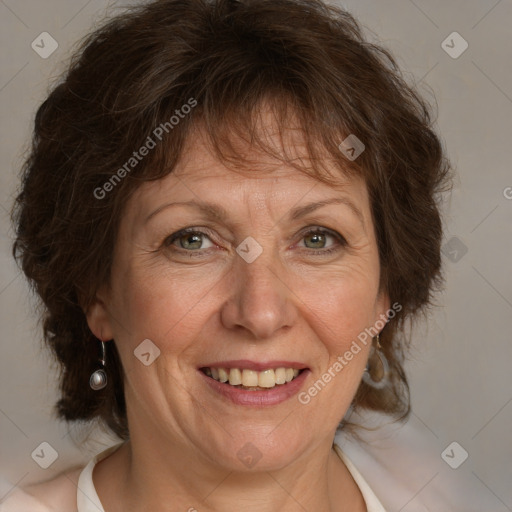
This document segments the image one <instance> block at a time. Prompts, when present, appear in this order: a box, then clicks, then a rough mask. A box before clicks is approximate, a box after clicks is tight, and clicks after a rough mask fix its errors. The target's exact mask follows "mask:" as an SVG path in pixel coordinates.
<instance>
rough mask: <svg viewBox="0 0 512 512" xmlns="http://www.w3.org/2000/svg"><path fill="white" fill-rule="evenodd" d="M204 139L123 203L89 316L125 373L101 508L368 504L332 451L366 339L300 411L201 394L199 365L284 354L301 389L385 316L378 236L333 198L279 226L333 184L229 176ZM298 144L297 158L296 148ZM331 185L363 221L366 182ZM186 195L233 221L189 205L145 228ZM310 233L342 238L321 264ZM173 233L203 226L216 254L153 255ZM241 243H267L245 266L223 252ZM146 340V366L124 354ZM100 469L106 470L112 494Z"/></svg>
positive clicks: (286, 171) (283, 175) (278, 172)
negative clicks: (246, 459) (109, 269)
mask: <svg viewBox="0 0 512 512" xmlns="http://www.w3.org/2000/svg"><path fill="white" fill-rule="evenodd" d="M202 140H203V139H201V143H200V141H198V140H196V139H193V140H191V141H190V143H191V144H192V146H191V147H190V148H189V149H188V153H187V154H188V159H187V160H186V162H185V161H184V162H182V165H181V166H179V167H178V168H177V170H176V171H177V175H174V174H170V175H168V176H166V177H165V178H164V179H162V180H159V181H155V182H148V183H144V184H143V185H141V186H140V187H139V189H138V190H137V191H136V194H134V196H133V197H132V199H131V200H130V202H129V203H128V205H127V208H126V211H125V214H124V217H123V219H122V222H121V226H120V231H119V236H118V241H117V244H116V248H115V252H114V265H113V274H112V283H111V285H112V286H111V292H110V293H107V292H106V291H104V292H103V293H102V294H100V296H99V298H100V299H101V301H99V302H97V303H96V304H95V305H94V306H93V308H92V309H91V311H90V312H89V315H88V322H89V326H90V328H91V330H93V332H99V329H100V328H101V329H103V331H104V335H105V336H106V337H107V336H111V338H113V339H115V340H116V345H117V346H118V350H119V353H120V357H121V360H122V362H123V367H124V368H125V370H126V371H125V379H126V383H125V390H126V402H127V412H128V419H129V425H130V435H131V440H130V441H129V442H127V443H126V444H125V445H124V446H123V447H122V448H121V449H120V450H118V452H116V453H115V454H113V455H111V456H110V457H108V458H107V459H105V460H103V461H101V462H100V463H99V464H98V465H97V467H96V469H95V472H94V475H93V479H94V483H95V485H96V486H97V490H98V494H99V496H100V499H101V500H102V501H103V502H104V504H105V506H106V510H108V512H115V511H116V510H131V509H130V508H123V507H129V503H130V504H132V505H131V506H132V507H133V510H136V509H137V507H147V508H148V509H154V510H158V504H159V503H163V502H165V501H166V500H167V501H168V499H169V497H170V495H169V492H171V493H172V496H173V499H174V500H175V502H176V505H177V504H178V503H179V504H180V506H183V507H184V510H187V508H185V507H190V506H192V505H194V504H195V506H196V508H197V509H198V510H230V508H229V507H230V506H232V507H233V506H235V505H234V504H235V503H240V500H241V499H242V497H243V500H244V503H245V504H246V508H247V510H248V511H252V510H259V511H261V510H268V511H273V510H280V511H288V510H290V511H291V510H296V509H297V506H298V505H297V502H299V503H301V504H304V505H306V504H307V509H311V510H313V509H318V510H332V511H341V510H351V511H357V510H364V508H362V507H364V505H362V501H361V500H362V497H361V495H360V492H359V490H358V488H357V486H356V484H355V482H354V481H353V480H352V478H351V476H350V474H349V473H348V470H347V469H346V468H345V466H344V464H343V463H342V462H341V461H340V460H339V458H338V457H337V456H336V455H335V454H334V452H333V451H332V449H331V447H332V439H333V437H334V434H335V430H336V427H337V425H338V423H339V421H340V419H341V418H342V417H343V415H344V414H345V412H346V410H347V409H348V407H349V405H350V402H351V400H352V397H353V395H354V394H355V391H356V390H357V386H358V384H359V382H360V379H361V375H362V372H363V369H364V367H365V365H366V358H367V355H368V354H367V353H368V350H369V346H368V347H365V348H364V349H363V350H362V351H361V353H360V355H359V357H354V359H353V360H352V361H351V362H350V364H349V365H348V366H347V367H346V368H344V369H343V372H341V373H340V375H339V376H337V377H336V378H335V379H333V380H332V381H331V383H330V384H329V385H328V386H326V388H325V389H323V390H322V391H321V392H320V393H319V394H318V395H317V396H315V397H314V399H313V400H311V402H310V404H308V406H303V405H301V404H299V403H298V401H297V400H296V397H292V399H290V400H287V401H285V402H283V403H282V404H279V405H277V406H271V407H266V408H263V409H254V408H251V409H249V408H244V407H243V406H235V405H234V404H232V403H231V402H227V401H224V400H221V399H220V398H219V397H218V396H217V395H216V394H215V393H213V392H212V391H211V390H210V389H209V388H207V387H206V385H205V383H204V382H203V381H202V378H200V377H198V374H197V369H196V368H197V367H198V366H200V365H201V363H202V362H203V363H204V362H205V361H206V360H209V361H211V360H220V359H238V358H248V359H254V360H262V359H294V360H299V361H303V362H306V364H307V365H308V366H309V367H310V369H311V371H312V374H311V375H310V376H309V377H308V379H309V382H308V383H306V384H305V387H304V389H307V387H308V386H310V385H311V384H312V383H313V382H314V381H315V380H317V379H318V377H319V376H320V375H321V374H322V373H324V372H325V370H326V369H327V368H328V367H330V366H331V365H332V364H333V363H334V361H335V360H336V358H337V356H338V355H340V354H342V353H344V352H345V350H346V349H347V348H348V347H349V345H350V343H351V342H352V340H353V339H355V337H356V336H357V334H358V333H359V332H361V331H362V330H363V329H364V328H365V327H368V326H370V325H372V324H373V323H374V322H375V320H376V319H378V318H379V315H380V314H382V313H384V312H385V311H386V310H387V309H388V308H389V300H388V298H387V297H386V296H384V295H379V294H378V282H379V260H378V252H377V247H376V240H375V234H374V230H373V229H371V230H370V232H369V233H370V235H371V236H370V237H368V236H367V235H366V233H365V232H364V230H363V229H362V224H361V223H360V222H359V221H358V219H357V218H356V217H355V216H354V214H353V213H352V212H351V210H350V209H349V208H348V207H347V206H345V205H340V204H332V205H329V206H326V207H324V208H323V209H322V210H318V211H316V212H314V213H311V214H309V215H308V216H305V217H304V218H302V219H298V220H296V221H291V222H289V221H288V219H287V215H286V213H287V212H289V211H290V210H291V208H293V207H295V206H297V204H307V203H309V202H311V201H318V200H322V199H325V198H328V197H332V196H333V190H335V189H333V187H331V186H328V185H326V184H322V183H318V182H317V181H315V180H314V179H313V178H311V177H309V176H305V175H303V174H300V173H298V172H297V171H296V170H295V169H290V168H287V167H286V166H284V165H283V164H281V165H280V166H277V167H275V168H274V169H273V171H272V173H273V174H272V176H267V177H264V178H262V177H261V174H260V175H254V174H253V175H252V176H250V177H248V176H242V175H239V174H237V173H232V172H231V171H230V170H229V169H227V168H226V167H224V165H222V164H221V163H220V162H218V161H217V160H216V159H215V157H214V156H213V155H212V153H211V152H210V151H209V149H208V147H207V146H206V145H205V144H204V143H202ZM295 145H296V148H298V149H301V148H302V149H303V145H302V144H301V141H300V140H295ZM259 157H260V160H261V161H263V162H264V161H265V157H262V156H261V155H259ZM269 178H270V179H269ZM339 190H340V191H341V190H343V191H344V192H345V193H348V194H349V195H350V197H351V199H352V200H353V201H354V203H355V204H356V205H357V206H358V207H359V208H360V209H361V211H362V213H363V216H364V219H365V222H366V223H367V225H368V226H373V225H372V223H371V214H370V206H369V199H368V193H367V190H366V187H365V185H364V182H362V181H350V182H348V183H346V184H345V185H344V186H343V187H342V188H340V189H339ZM198 198H201V199H205V200H209V201H211V202H214V203H217V204H222V205H223V206H224V207H225V208H226V209H227V210H228V211H229V212H230V219H236V220H237V222H236V223H234V224H232V225H231V224H228V223H226V224H219V223H218V222H215V221H213V220H209V219H208V220H207V222H205V218H203V217H201V216H199V215H198V214H197V213H196V212H195V210H192V209H190V210H185V209H181V208H180V209H178V208H176V209H168V210H167V211H166V212H165V213H164V212H162V213H161V214H160V215H158V216H155V217H154V219H153V221H152V222H150V223H149V224H148V225H147V226H144V225H143V222H144V219H145V218H146V217H147V215H148V213H149V212H150V211H152V210H154V208H155V205H159V204H162V203H164V202H166V201H167V202H172V201H176V200H193V199H194V200H197V199H198ZM157 224H158V225H157ZM310 224H311V225H315V226H316V225H317V224H318V226H319V227H327V228H329V229H332V230H336V231H338V232H339V233H341V234H342V235H343V236H345V237H346V238H347V241H348V244H349V247H348V248H342V247H341V248H340V250H339V252H335V253H333V254H331V255H329V256H326V257H321V256H313V255H309V253H308V252H302V251H319V250H317V249H308V248H306V247H302V246H300V248H298V247H297V246H296V244H297V243H299V242H302V241H303V238H301V236H302V235H301V236H298V235H297V234H298V233H302V229H303V228H304V227H305V226H308V225H310ZM185 227H194V228H195V227H197V228H206V227H208V228H209V229H211V230H212V231H213V232H215V233H216V240H215V241H213V240H212V244H213V246H215V245H217V239H218V240H219V241H220V242H221V245H222V248H221V250H219V251H214V252H209V249H205V250H204V251H205V252H204V256H202V257H200V258H190V259H187V258H184V257H178V256H176V253H172V252H170V251H163V250H161V249H160V250H158V249H156V250H155V247H158V243H161V241H162V240H161V238H162V236H169V235H171V234H172V233H174V232H176V231H177V230H178V229H180V230H181V229H183V228H185ZM231 228H234V231H231ZM246 236H252V237H253V238H254V239H256V240H257V241H258V243H259V244H260V245H261V246H262V247H263V253H262V254H261V255H260V256H259V257H258V258H257V259H256V260H255V261H254V262H253V263H251V264H248V263H247V262H245V261H244V260H243V259H242V258H241V257H239V256H238V255H237V254H236V252H235V248H236V246H237V245H238V244H239V243H240V242H241V241H242V240H243V239H244V238H245V237H246ZM204 240H205V239H204V238H203V241H204ZM329 240H330V239H329V238H327V239H326V243H327V244H329V245H330V243H334V239H332V242H329ZM288 242H291V243H288ZM209 245H210V243H208V246H209ZM276 277H277V278H276ZM333 283H337V285H336V286H333ZM116 318H117V319H119V320H120V321H121V322H122V323H123V324H124V325H125V326H126V327H127V328H128V331H129V332H130V333H131V334H130V335H127V334H126V331H124V330H122V329H120V327H119V326H118V324H117V322H116V320H115V319H116ZM107 333H108V334H107ZM145 338H149V339H151V340H152V341H153V342H154V343H155V344H157V346H158V347H159V348H160V350H161V356H160V357H159V358H158V359H156V361H155V362H154V363H153V364H152V365H150V366H148V367H145V366H144V365H141V364H140V362H139V361H138V360H137V359H136V358H135V357H133V350H134V349H135V348H136V346H137V345H138V344H139V343H140V342H141V340H143V339H145ZM148 433H151V434H150V435H148ZM247 442H250V443H252V444H253V445H254V446H256V447H257V449H258V450H259V451H260V452H261V453H262V458H261V460H260V461H258V463H257V464H256V466H255V467H254V468H253V469H252V470H250V471H248V470H247V469H246V468H244V466H243V465H241V463H240V461H239V460H238V458H237V451H238V450H239V449H240V448H241V447H242V446H244V445H245V444H246V443H247ZM103 475H105V476H106V475H110V481H111V484H110V485H109V486H107V485H105V484H104V479H103ZM112 475H117V477H115V478H114V483H112V478H113V477H112ZM269 475H272V477H273V478H269ZM225 477H227V478H226V479H225V480H223V479H224V478H225ZM221 481H222V483H221V484H220V485H219V483H220V482H221ZM169 482H173V484H172V486H171V489H170V487H169V485H168V483H169ZM277 482H279V484H277ZM333 482H336V483H335V484H333ZM213 489H215V490H214V491H213ZM283 489H286V491H287V492H284V491H283ZM207 495H208V499H207V501H206V502H200V503H199V500H200V498H201V497H202V496H207ZM119 496H122V497H123V498H121V501H120V499H119ZM290 496H292V497H293V499H292V498H290ZM198 503H199V504H198ZM230 504H231V505H230ZM349 504H350V506H351V507H352V508H348V507H349ZM152 507H154V508H152ZM254 507H256V508H254ZM139 509H140V508H139Z"/></svg>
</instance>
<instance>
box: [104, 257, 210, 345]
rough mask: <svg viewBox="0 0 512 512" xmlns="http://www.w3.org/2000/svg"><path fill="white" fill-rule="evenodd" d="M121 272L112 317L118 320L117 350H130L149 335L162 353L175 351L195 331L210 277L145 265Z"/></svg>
mask: <svg viewBox="0 0 512 512" xmlns="http://www.w3.org/2000/svg"><path fill="white" fill-rule="evenodd" d="M121 275H122V278H120V279H119V280H118V283H117V287H116V289H117V290H118V293H117V294H116V299H115V301H114V302H115V312H114V315H115V320H117V324H118V325H119V324H122V325H121V326H120V329H118V336H119V340H120V341H121V345H122V347H121V350H123V351H125V352H126V351H128V350H130V351H131V352H133V350H134V349H135V348H136V347H137V346H138V345H139V344H140V343H141V342H142V341H143V340H144V339H150V340H151V341H153V343H155V344H156V345H157V346H158V347H159V348H160V350H161V351H162V353H178V352H182V351H183V350H184V349H185V348H186V347H187V346H188V345H190V343H191V341H192V340H194V339H195V338H196V337H197V336H198V335H199V332H200V329H201V325H202V324H203V322H202V320H201V318H202V316H203V315H206V314H207V313H206V311H205V307H207V304H208V292H209V290H210V289H211V288H212V286H214V284H215V282H214V281H205V279H204V275H203V276H202V277H201V279H199V278H198V276H193V275H190V273H186V274H184V273H179V274H178V273H171V272H169V271H166V270H165V269H161V268H159V269H152V268H150V267H149V268H148V267H147V266H144V267H142V266H133V267H131V268H129V269H126V271H125V272H123V273H121ZM196 277H197V279H196ZM200 317H201V318H200Z"/></svg>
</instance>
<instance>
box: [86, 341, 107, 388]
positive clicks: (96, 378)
mask: <svg viewBox="0 0 512 512" xmlns="http://www.w3.org/2000/svg"><path fill="white" fill-rule="evenodd" d="M100 342H101V359H100V364H101V368H99V369H98V370H96V371H95V372H93V373H92V375H91V377H90V379H89V386H91V388H92V389H94V391H98V390H100V389H103V388H104V387H105V386H106V385H107V372H106V371H105V364H106V362H107V361H106V353H107V351H106V348H105V342H104V341H103V340H100Z"/></svg>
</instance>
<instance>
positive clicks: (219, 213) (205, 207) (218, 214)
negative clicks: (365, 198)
mask: <svg viewBox="0 0 512 512" xmlns="http://www.w3.org/2000/svg"><path fill="white" fill-rule="evenodd" d="M329 204H344V205H346V206H348V207H349V208H350V209H351V210H352V212H353V213H354V214H355V215H356V217H357V218H358V219H359V221H360V222H361V224H362V225H363V229H364V230H365V231H366V225H365V222H364V216H363V214H362V213H361V210H359V208H357V206H356V205H355V204H354V203H353V202H352V201H351V200H350V199H349V198H348V197H332V198H330V199H324V200H323V201H316V202H314V203H308V204H305V205H302V206H298V207H296V208H293V209H292V210H291V211H290V213H289V214H288V218H289V219H290V220H297V219H300V218H301V217H304V216H305V215H307V214H309V213H312V212H314V211H315V210H318V209H319V208H322V207H323V206H327V205H329ZM171 206H189V207H194V208H197V209H198V210H200V211H201V212H203V213H204V214H206V215H208V216H209V217H211V218H213V219H215V220H217V221H219V222H221V221H224V220H225V219H227V218H228V217H229V213H228V212H227V210H226V209H225V208H224V207H223V206H221V205H218V204H214V203H209V202H207V201H178V202H175V203H167V204H164V205H162V206H160V207H159V208H157V209H156V210H154V211H153V212H151V213H150V214H149V215H148V216H147V217H146V219H145V221H144V224H147V223H148V222H149V220H150V219H151V218H152V217H154V216H155V215H157V214H158V213H160V212H161V211H162V210H165V209H167V208H169V207H171Z"/></svg>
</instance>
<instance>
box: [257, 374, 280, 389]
mask: <svg viewBox="0 0 512 512" xmlns="http://www.w3.org/2000/svg"><path fill="white" fill-rule="evenodd" d="M275 385H276V375H275V373H274V370H265V371H263V372H259V373H258V386H259V387H260V388H273V387H274V386H275Z"/></svg>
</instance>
